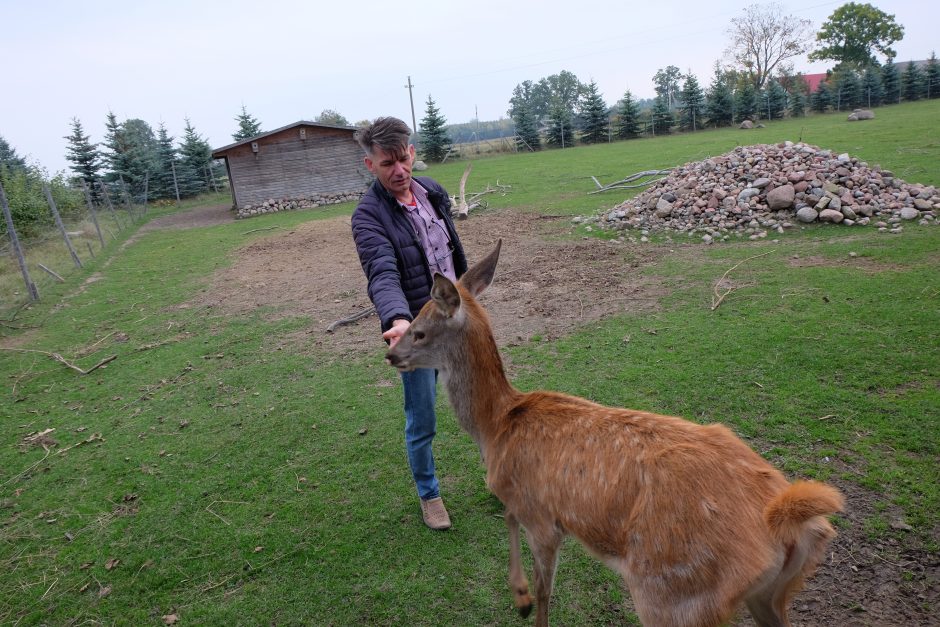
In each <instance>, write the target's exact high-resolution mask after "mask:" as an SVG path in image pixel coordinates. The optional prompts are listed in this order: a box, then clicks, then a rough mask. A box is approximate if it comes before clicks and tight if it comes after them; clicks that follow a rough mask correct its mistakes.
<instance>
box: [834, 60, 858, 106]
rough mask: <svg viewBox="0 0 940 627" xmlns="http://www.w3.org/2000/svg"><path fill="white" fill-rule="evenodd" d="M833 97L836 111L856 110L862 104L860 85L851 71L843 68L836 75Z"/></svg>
mask: <svg viewBox="0 0 940 627" xmlns="http://www.w3.org/2000/svg"><path fill="white" fill-rule="evenodd" d="M832 90H833V92H834V93H833V97H834V99H835V108H836V110H837V111H844V110H847V109H848V110H851V109H856V108H858V107H859V106H861V104H862V84H861V81H860V80H859V78H858V74H856V73H855V72H854V71H853V70H851V69H848V68H843V69H842V70H840V71H839V73H838V74H837V75H836V80H835V84H834V85H833V88H832Z"/></svg>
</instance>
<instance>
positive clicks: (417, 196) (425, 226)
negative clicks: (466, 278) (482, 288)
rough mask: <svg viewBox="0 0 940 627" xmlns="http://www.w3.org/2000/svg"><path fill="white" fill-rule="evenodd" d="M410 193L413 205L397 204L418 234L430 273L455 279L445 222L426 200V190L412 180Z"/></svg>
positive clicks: (455, 273)
mask: <svg viewBox="0 0 940 627" xmlns="http://www.w3.org/2000/svg"><path fill="white" fill-rule="evenodd" d="M411 193H412V195H413V197H414V202H415V204H414V205H407V204H405V203H402V202H399V203H398V204H400V205H401V206H402V208H403V209H404V210H405V214H406V215H407V216H408V219H409V220H411V225H412V226H413V227H414V229H415V233H417V235H418V241H419V242H421V248H423V249H424V255H425V256H426V257H427V259H428V265H429V266H430V268H431V274H432V275H433V274H434V273H435V272H440V273H441V274H443V275H444V276H446V277H447V278H448V279H450V280H451V281H456V280H457V272H456V271H455V270H454V255H453V252H452V245H451V242H450V235H449V234H448V233H447V224H446V223H445V222H444V220H442V219H441V218H439V217H438V216H437V213H436V212H435V211H434V207H433V206H432V205H431V201H429V200H428V194H427V191H425V189H424V188H423V187H421V185H419V184H418V183H416V182H415V181H413V180H412V181H411Z"/></svg>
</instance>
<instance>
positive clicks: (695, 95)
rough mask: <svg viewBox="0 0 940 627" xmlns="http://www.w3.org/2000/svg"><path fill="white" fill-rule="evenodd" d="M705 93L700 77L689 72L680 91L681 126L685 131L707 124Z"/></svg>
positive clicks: (695, 129) (694, 129)
mask: <svg viewBox="0 0 940 627" xmlns="http://www.w3.org/2000/svg"><path fill="white" fill-rule="evenodd" d="M704 117H705V94H704V93H703V92H702V88H701V87H699V84H698V79H696V78H695V76H694V75H693V74H692V73H691V72H689V74H688V75H687V76H686V77H685V83H683V85H682V91H680V92H679V127H680V128H681V129H682V130H684V131H697V130H698V129H700V128H702V127H703V126H704V125H705V120H704V119H703V118H704Z"/></svg>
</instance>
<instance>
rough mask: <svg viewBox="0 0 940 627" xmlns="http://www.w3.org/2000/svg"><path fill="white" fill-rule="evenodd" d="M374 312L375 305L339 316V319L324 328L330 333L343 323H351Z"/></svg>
mask: <svg viewBox="0 0 940 627" xmlns="http://www.w3.org/2000/svg"><path fill="white" fill-rule="evenodd" d="M374 313H375V307H368V308H366V309H363V310H362V311H360V312H358V313H354V314H353V315H351V316H347V317H345V318H340V319H339V320H336V321H334V322H333V323H332V324H330V326H328V327H327V328H326V332H327V333H332V332H333V331H335V330H336V328H337V327H341V326H343V325H344V324H352V323H353V322H356V321H357V320H362V319H363V318H368V317H369V316H371V315H372V314H374Z"/></svg>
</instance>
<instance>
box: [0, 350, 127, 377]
mask: <svg viewBox="0 0 940 627" xmlns="http://www.w3.org/2000/svg"><path fill="white" fill-rule="evenodd" d="M0 350H2V351H11V352H14V353H39V354H40V355H46V356H48V357H52V358H53V359H55V360H56V361H57V362H59V363H60V364H64V365H66V366H68V367H69V368H71V369H72V370H74V371H75V372H78V373H79V374H89V373H91V372H94V371H95V370H97V369H98V368H100V367H101V366H103V365H105V364H106V363H109V362H112V361H114V360H115V359H117V355H111V356H110V357H105V358H104V359H102V360H101V361H99V362H98V363H97V364H95V365H94V366H92V367H91V368H89V369H88V370H82V369H81V368H79V367H78V366H76V365H75V364H73V363H70V362H69V361H68V360H67V359H66V358H65V357H63V356H62V355H60V354H59V353H51V352H49V351H39V350H33V349H31V348H2V347H0Z"/></svg>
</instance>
